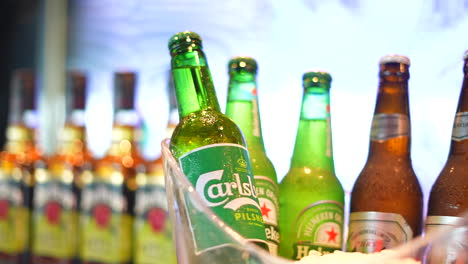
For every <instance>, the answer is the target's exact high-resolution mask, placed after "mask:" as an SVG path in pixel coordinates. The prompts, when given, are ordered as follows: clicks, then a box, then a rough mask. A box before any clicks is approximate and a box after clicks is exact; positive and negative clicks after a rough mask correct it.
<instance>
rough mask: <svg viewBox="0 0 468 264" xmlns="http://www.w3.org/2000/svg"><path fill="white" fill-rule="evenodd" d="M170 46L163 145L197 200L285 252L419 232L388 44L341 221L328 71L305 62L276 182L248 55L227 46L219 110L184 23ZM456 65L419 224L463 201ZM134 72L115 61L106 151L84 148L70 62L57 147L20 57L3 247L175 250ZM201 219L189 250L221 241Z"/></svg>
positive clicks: (25, 258)
mask: <svg viewBox="0 0 468 264" xmlns="http://www.w3.org/2000/svg"><path fill="white" fill-rule="evenodd" d="M169 49H170V53H171V57H172V61H171V65H172V76H173V80H174V89H175V95H176V99H177V105H178V110H179V116H180V122H179V124H178V125H177V126H176V127H175V128H174V125H175V124H172V123H170V124H168V128H169V130H170V131H173V133H172V132H171V133H170V134H171V135H172V136H171V143H170V149H171V152H172V153H173V155H174V157H175V158H177V159H178V161H179V163H180V167H181V169H182V171H183V172H184V174H185V175H186V176H187V178H188V179H189V181H190V182H191V183H192V184H193V185H194V186H195V187H196V188H195V189H196V190H197V191H198V192H199V193H198V194H199V195H200V196H201V198H202V200H203V201H205V202H206V205H207V206H208V207H210V209H211V210H212V211H213V212H214V213H216V214H217V215H218V216H219V217H220V219H222V220H223V221H224V222H226V223H227V224H228V225H230V226H231V227H232V228H233V229H234V230H236V231H237V232H238V233H239V234H241V235H242V236H244V237H245V238H247V239H249V240H252V241H254V242H256V243H257V244H259V245H260V246H262V247H264V248H266V249H268V250H269V252H270V253H271V254H273V255H280V256H282V257H285V258H289V259H294V260H299V259H301V258H302V257H304V256H306V255H308V254H309V252H310V251H312V250H315V251H319V252H322V253H330V252H333V251H334V250H340V249H342V247H343V244H345V248H346V250H347V251H360V252H365V253H370V252H376V251H380V250H382V249H386V248H393V247H395V246H397V245H400V244H402V243H405V242H407V241H409V240H410V239H411V238H413V237H415V236H417V235H420V234H421V232H422V230H423V218H425V217H423V215H422V207H423V197H422V192H421V188H420V185H419V182H418V179H417V177H416V175H415V173H414V171H413V169H412V165H411V160H410V133H409V131H410V116H409V104H408V78H409V66H410V62H409V59H408V58H406V57H404V56H399V55H391V56H385V57H383V58H382V59H381V61H380V63H379V65H380V69H379V76H380V83H379V88H378V95H377V104H376V107H375V113H374V118H373V122H372V127H371V138H370V147H369V157H368V161H367V163H366V165H365V167H364V169H363V170H362V172H361V174H360V175H359V177H358V179H357V181H356V183H355V185H354V187H353V190H352V195H351V206H350V208H351V211H350V220H349V223H345V222H344V208H345V207H344V192H343V188H342V186H341V184H340V182H339V180H338V178H337V177H336V175H335V172H334V162H333V153H332V140H331V127H330V118H331V117H330V105H329V104H330V100H329V90H330V87H331V81H332V79H331V75H330V74H329V73H326V72H319V71H315V72H307V73H305V74H304V76H303V99H302V105H301V112H300V118H299V126H298V130H297V135H296V142H295V145H294V152H293V156H292V159H291V165H290V169H289V171H288V173H287V175H286V176H285V177H284V178H283V180H282V181H281V183H279V184H278V180H277V175H276V172H275V168H274V165H273V164H272V163H271V161H270V160H269V159H268V157H267V155H266V153H265V147H264V144H263V139H262V131H261V121H260V114H259V111H258V109H259V107H258V103H259V102H258V95H257V83H256V73H257V63H256V61H255V60H254V59H252V58H248V57H235V58H233V59H232V60H230V62H229V64H228V68H229V77H230V81H229V90H228V98H227V105H226V113H225V114H223V113H221V110H220V107H219V104H218V99H217V97H216V93H215V89H214V85H213V82H212V80H211V76H210V71H209V68H208V63H207V59H206V56H205V54H204V53H203V49H202V41H201V38H200V37H199V36H198V35H197V34H195V33H193V32H182V33H179V34H176V35H174V36H173V37H172V38H171V40H170V41H169ZM466 61H467V60H466ZM464 69H465V82H464V86H463V87H464V88H462V93H461V95H460V101H459V106H458V110H457V114H456V118H455V125H454V130H453V136H452V145H451V152H450V156H449V159H448V161H447V164H446V167H445V168H444V170H443V171H442V173H441V175H440V176H439V179H438V180H437V182H436V183H435V184H434V187H433V189H432V192H431V197H430V199H429V201H430V203H429V215H428V216H427V218H426V219H425V223H426V230H430V229H434V228H436V227H438V226H441V225H451V224H453V223H454V222H456V221H457V220H459V219H460V215H461V214H462V213H463V212H464V211H466V210H467V209H468V205H467V203H468V193H467V190H468V179H467V174H466V172H467V171H468V168H466V166H467V162H466V158H467V155H468V152H467V151H468V150H467V148H468V147H467V145H468V143H467V142H468V140H467V139H468V114H467V113H468V101H467V99H466V97H467V96H468V95H467V94H466V93H465V92H464V91H465V90H466V87H468V86H467V85H468V81H466V78H467V76H468V75H467V72H468V66H467V63H465V68H464ZM135 82H136V75H135V74H133V73H128V72H121V73H116V74H115V77H114V108H115V109H114V127H113V130H112V144H111V146H110V147H109V149H108V152H107V154H106V156H105V157H104V158H101V159H94V158H93V157H92V155H91V154H90V152H89V151H88V150H87V147H86V137H85V129H84V126H85V124H84V106H85V102H86V99H85V98H86V92H85V90H86V89H85V87H86V78H85V76H83V75H81V74H79V73H72V74H70V75H69V82H68V84H69V85H68V87H67V111H66V116H67V118H66V120H67V122H66V124H65V127H64V129H63V133H62V136H61V139H60V144H59V148H58V150H57V153H56V154H55V155H53V156H50V157H43V156H42V155H41V153H40V151H39V150H38V148H37V147H36V145H35V143H34V132H35V128H34V127H33V125H31V124H33V123H34V122H31V119H32V117H33V116H34V115H33V114H32V112H34V102H33V100H30V99H31V98H34V78H33V76H32V74H31V73H30V72H27V71H18V72H17V73H16V75H15V77H14V81H13V85H12V88H13V89H12V91H13V93H12V96H13V97H12V102H16V103H13V104H12V106H13V108H12V110H11V111H10V120H9V128H8V131H7V144H6V146H5V150H4V151H3V153H2V155H1V157H0V159H1V160H0V162H1V164H2V165H1V170H0V188H1V191H0V259H1V258H5V259H7V260H10V261H13V262H16V263H19V262H21V263H29V262H30V261H31V260H32V262H33V263H42V262H44V261H47V262H48V263H53V262H63V261H65V262H66V261H78V260H79V261H81V262H83V263H91V262H92V263H116V262H131V261H133V262H134V263H153V262H159V261H161V260H162V259H164V260H165V261H164V262H165V263H166V262H174V261H175V257H176V254H175V253H174V244H173V241H172V238H171V223H170V221H169V219H168V216H167V210H168V208H167V204H166V200H165V199H166V197H165V192H164V179H163V172H162V161H161V160H160V159H159V160H156V161H145V160H144V159H143V158H142V157H141V155H140V153H139V150H138V140H137V135H138V133H139V132H140V128H139V126H140V120H139V116H138V113H137V111H135V109H134V87H135ZM345 224H347V225H348V228H349V232H348V235H347V237H345V234H344V233H343V230H344V225H345ZM29 227H30V228H29ZM202 227H203V223H192V227H191V229H192V235H193V236H194V240H195V241H197V244H199V245H203V246H204V248H200V249H198V250H199V251H203V252H210V251H213V250H217V249H219V248H220V245H219V244H213V242H212V241H210V240H209V239H208V240H206V238H205V237H204V236H203V228H202ZM3 238H5V239H3ZM457 243H458V242H457ZM460 243H461V242H460ZM460 243H458V244H460ZM458 244H457V245H458ZM451 250H452V251H453V250H456V249H451ZM447 252H448V250H447ZM429 255H430V254H429ZM451 256H453V254H451V255H450V256H449V254H446V255H444V254H442V255H438V256H437V258H450V257H451ZM197 257H199V256H194V258H197ZM431 258H435V257H434V256H432V255H430V256H429V258H428V259H429V260H430V259H431ZM440 261H441V260H440V259H437V260H430V261H429V262H428V263H439V262H440Z"/></svg>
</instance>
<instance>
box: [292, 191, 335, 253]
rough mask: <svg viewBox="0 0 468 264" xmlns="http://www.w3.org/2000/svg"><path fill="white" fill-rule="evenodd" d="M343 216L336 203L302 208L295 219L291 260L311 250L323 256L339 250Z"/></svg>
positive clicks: (325, 202)
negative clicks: (294, 235)
mask: <svg viewBox="0 0 468 264" xmlns="http://www.w3.org/2000/svg"><path fill="white" fill-rule="evenodd" d="M343 215H344V209H343V205H342V204H341V203H339V202H336V201H330V200H323V201H319V202H316V203H313V204H311V205H309V206H308V207H306V208H304V209H303V210H302V211H301V213H300V214H299V216H298V217H297V218H296V224H295V230H296V237H295V238H294V239H295V243H294V244H293V251H294V255H293V259H296V260H299V259H302V258H303V257H305V256H308V255H309V252H310V251H312V250H316V251H318V252H321V253H323V254H329V253H333V252H334V251H335V250H341V247H342V241H343Z"/></svg>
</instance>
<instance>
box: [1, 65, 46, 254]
mask: <svg viewBox="0 0 468 264" xmlns="http://www.w3.org/2000/svg"><path fill="white" fill-rule="evenodd" d="M10 88H11V89H10V112H9V120H8V127H7V131H6V137H7V141H6V146H5V148H4V150H3V151H2V153H1V154H0V163H1V166H0V263H28V261H29V248H30V234H29V232H30V228H29V226H30V212H31V209H32V193H33V186H34V178H33V171H34V164H35V163H37V162H41V160H42V158H41V152H40V151H39V148H38V147H37V145H36V143H35V132H36V125H37V124H36V122H37V119H36V101H35V99H36V86H35V76H34V73H33V72H32V70H30V69H19V70H16V71H15V72H14V73H13V77H12V82H11V87H10Z"/></svg>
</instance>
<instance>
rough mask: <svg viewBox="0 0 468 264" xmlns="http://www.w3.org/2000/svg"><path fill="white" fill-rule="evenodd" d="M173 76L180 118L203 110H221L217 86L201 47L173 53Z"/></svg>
mask: <svg viewBox="0 0 468 264" xmlns="http://www.w3.org/2000/svg"><path fill="white" fill-rule="evenodd" d="M171 64H172V76H173V78H174V86H175V88H176V97H177V101H178V102H179V104H178V106H179V117H180V119H182V118H184V117H186V116H187V115H189V114H191V113H195V112H199V111H202V110H214V111H218V112H220V107H219V103H218V99H217V97H216V92H215V88H214V85H213V81H212V79H211V73H210V70H209V69H208V64H207V61H206V58H205V55H204V54H203V52H202V51H201V49H184V50H181V51H178V52H177V53H174V54H173V55H172V60H171Z"/></svg>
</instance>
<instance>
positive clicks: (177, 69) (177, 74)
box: [169, 32, 266, 263]
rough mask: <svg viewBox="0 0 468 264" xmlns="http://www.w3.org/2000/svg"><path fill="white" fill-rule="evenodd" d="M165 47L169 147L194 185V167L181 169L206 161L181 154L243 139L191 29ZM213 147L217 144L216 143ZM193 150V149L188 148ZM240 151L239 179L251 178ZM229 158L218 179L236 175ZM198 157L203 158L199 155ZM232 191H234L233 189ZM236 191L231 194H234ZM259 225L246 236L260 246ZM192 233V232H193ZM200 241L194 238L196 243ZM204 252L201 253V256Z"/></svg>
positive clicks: (227, 179) (256, 211) (257, 213)
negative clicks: (173, 119)
mask: <svg viewBox="0 0 468 264" xmlns="http://www.w3.org/2000/svg"><path fill="white" fill-rule="evenodd" d="M169 49H170V53H171V57H172V59H171V68H172V76H173V80H174V87H175V91H176V98H177V103H178V110H179V120H180V121H179V124H178V125H177V127H176V128H175V129H174V132H173V134H172V137H171V143H170V150H171V152H172V154H173V155H174V157H175V158H177V159H179V162H181V167H182V170H183V171H184V173H185V174H186V175H187V177H188V178H189V180H190V181H191V182H192V184H193V185H194V186H198V183H199V182H198V180H199V178H200V177H201V175H197V173H194V172H195V171H197V170H195V169H194V170H193V171H185V170H186V169H187V170H192V168H197V169H199V168H202V167H203V168H204V167H208V165H209V164H199V165H197V164H187V163H184V162H182V159H181V157H183V159H184V160H187V159H189V160H191V159H192V158H194V157H196V156H197V155H199V154H200V153H202V152H201V150H200V149H199V148H201V147H205V146H208V145H213V144H218V143H231V144H236V145H240V146H242V147H246V143H245V140H244V137H243V135H242V132H241V131H240V129H239V128H238V127H237V125H236V124H235V123H234V122H233V121H232V120H231V119H230V118H228V117H227V116H226V115H224V114H223V113H221V111H220V107H219V104H218V100H217V97H216V93H215V88H214V86H213V81H212V78H211V74H210V71H209V68H208V64H207V60H206V57H205V54H204V53H203V51H202V46H201V38H200V37H199V36H198V35H196V34H195V33H193V32H182V33H178V34H176V35H174V36H173V37H172V38H171V40H170V41H169ZM210 147H213V146H210ZM215 147H219V145H217V146H215ZM197 149H198V150H197ZM193 150H197V151H195V152H191V151H193ZM189 152H191V153H189ZM200 155H203V154H200ZM242 155H243V157H242V158H241V159H242V161H247V163H248V164H247V165H245V166H244V167H245V168H247V171H248V173H247V174H244V175H246V177H245V178H243V179H242V181H243V182H246V181H248V180H249V178H250V181H253V180H252V179H251V178H252V177H253V174H252V171H251V168H250V161H249V155H248V153H247V152H246V151H245V154H242ZM219 158H220V157H218V156H217V157H213V159H217V160H218V159H219ZM232 158H233V156H229V155H227V156H226V157H224V168H222V169H223V171H224V172H229V173H227V174H224V173H223V176H222V179H221V180H222V181H225V182H226V184H227V183H228V182H231V181H233V179H232V177H233V176H234V175H236V173H232V175H231V174H230V173H231V172H232V169H234V170H235V168H234V166H235V162H233V160H232ZM202 159H205V158H203V157H202ZM202 159H194V160H202ZM236 160H237V161H240V159H237V157H236ZM221 163H223V162H221ZM212 173H213V172H205V174H206V175H208V174H210V175H212ZM228 174H229V175H228ZM212 183H214V182H213V181H210V182H207V183H206V185H205V187H207V186H208V185H209V184H212ZM236 186H237V185H236ZM253 188H254V186H253ZM208 189H209V187H208ZM198 194H199V195H201V196H202V198H203V197H205V196H206V195H207V193H206V191H205V192H203V191H202V193H200V192H199V193H198ZM236 195H238V190H237V189H236ZM236 195H234V196H235V197H237V196H236ZM235 197H234V198H235ZM205 198H206V197H205ZM247 198H248V199H251V200H252V201H253V203H256V204H257V207H254V206H253V207H251V210H252V212H253V215H255V216H258V217H259V218H260V219H261V212H260V209H257V208H259V205H258V199H257V198H256V196H255V195H253V196H251V197H247ZM229 199H233V197H229ZM243 208H244V207H243ZM212 209H213V210H214V211H216V210H218V209H216V206H212ZM226 210H228V209H226ZM239 210H240V209H239ZM216 212H217V214H218V216H220V218H221V219H224V220H225V222H229V221H230V220H231V219H227V218H228V217H229V214H228V213H226V214H222V213H221V211H219V210H218V211H216ZM236 212H238V211H236ZM196 226H197V225H195V227H196ZM198 226H200V225H198ZM231 227H232V228H233V229H234V230H236V231H239V232H240V233H242V232H241V230H246V229H248V227H249V226H248V225H245V224H241V222H238V223H237V224H236V225H231ZM260 228H261V230H262V233H261V234H260V235H258V236H257V237H249V239H251V240H252V241H262V242H258V244H259V245H260V246H262V247H266V245H265V242H264V241H265V233H263V229H264V227H263V224H262V225H261V227H260ZM194 233H195V234H196V233H197V232H194ZM255 238H256V239H255ZM203 239H204V238H203V237H196V238H195V240H200V241H201V240H203ZM200 241H197V243H198V242H200ZM223 248H225V247H221V248H219V249H216V248H209V249H206V251H204V252H211V251H217V250H223ZM206 254H209V253H206ZM206 254H205V253H204V254H202V256H203V255H206ZM200 261H202V262H203V257H201V260H200ZM239 263H240V262H239Z"/></svg>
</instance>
